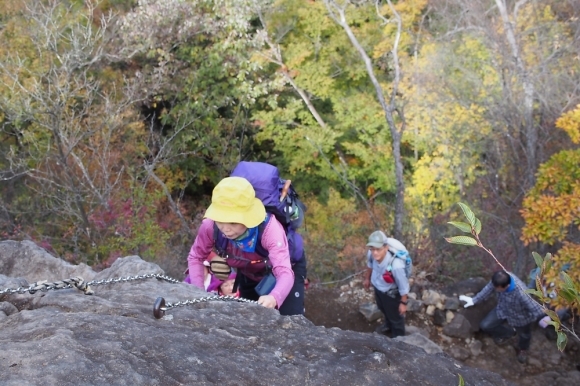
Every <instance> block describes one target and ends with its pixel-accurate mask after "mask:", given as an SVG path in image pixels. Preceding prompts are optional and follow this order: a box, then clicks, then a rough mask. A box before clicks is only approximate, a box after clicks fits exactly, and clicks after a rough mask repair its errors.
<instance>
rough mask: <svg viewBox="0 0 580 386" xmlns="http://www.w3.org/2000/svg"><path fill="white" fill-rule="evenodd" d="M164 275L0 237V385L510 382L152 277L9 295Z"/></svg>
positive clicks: (140, 265)
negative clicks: (38, 287)
mask: <svg viewBox="0 0 580 386" xmlns="http://www.w3.org/2000/svg"><path fill="white" fill-rule="evenodd" d="M145 274H163V271H162V270H161V269H160V268H159V267H158V266H157V265H155V264H151V263H147V262H144V261H142V260H141V259H140V258H139V257H137V256H129V257H126V258H121V259H118V260H117V261H116V262H115V263H114V264H113V266H112V267H111V268H109V269H106V270H104V271H102V272H99V273H96V272H94V271H92V270H91V269H90V268H89V267H87V266H82V265H81V266H72V265H70V264H67V263H66V262H64V261H62V260H59V259H57V258H54V257H52V256H50V255H49V254H48V253H47V252H45V251H44V250H42V249H40V248H38V247H36V246H35V245H34V244H33V243H31V242H14V241H4V242H0V345H1V347H2V350H1V351H0V374H1V379H2V381H1V384H2V385H23V384H26V385H71V386H72V385H74V386H76V385H285V386H289V385H330V384H332V385H379V384H389V385H442V386H443V385H445V386H448V385H457V384H459V381H458V380H459V375H461V376H462V377H463V379H464V380H465V384H467V385H490V386H491V385H508V384H510V383H508V382H507V381H505V380H503V379H502V378H501V377H500V376H499V375H497V374H495V373H493V372H489V371H485V370H479V369H474V368H469V367H466V366H464V365H462V364H459V363H458V362H457V361H455V360H454V359H452V358H450V357H449V356H447V355H445V354H442V353H439V354H427V353H426V352H425V351H424V350H422V349H420V348H418V347H415V346H413V345H408V344H406V343H404V342H400V341H395V340H390V339H389V338H387V337H385V336H380V335H377V334H367V333H359V332H352V331H343V330H340V329H337V328H331V329H326V328H324V327H316V326H314V325H313V324H312V323H311V322H309V321H308V320H307V319H305V318H304V317H301V316H295V317H284V316H280V314H279V313H278V312H277V311H275V310H270V309H266V308H263V307H261V306H259V305H257V304H247V303H238V302H231V301H228V302H224V301H211V302H199V303H195V304H193V305H184V306H183V307H173V308H170V309H169V310H167V312H166V315H165V317H164V318H162V319H155V318H154V317H153V304H154V302H155V300H156V298H157V297H160V296H161V297H164V298H165V299H166V301H167V302H170V303H172V304H173V305H176V304H179V303H178V302H182V301H185V300H193V299H198V300H199V299H202V298H203V297H204V296H206V295H207V294H206V293H205V292H203V291H201V290H199V289H197V288H195V287H193V286H190V285H187V284H185V283H178V284H175V283H171V282H168V281H165V280H160V279H156V278H152V279H138V280H130V281H127V282H124V281H120V282H112V283H109V284H103V285H96V286H92V287H93V288H92V289H93V290H94V294H93V295H85V294H84V293H83V292H81V291H79V290H78V289H76V288H71V289H59V290H49V291H46V292H41V291H38V292H36V293H34V294H29V293H28V292H26V293H23V294H20V293H7V291H6V289H7V288H8V289H15V288H18V287H23V288H28V286H29V285H30V284H31V283H33V282H37V281H41V280H48V281H49V282H57V281H60V280H62V279H67V278H69V277H73V276H81V277H82V278H83V279H84V280H85V281H98V280H108V279H112V278H119V277H128V276H131V277H135V276H137V275H145Z"/></svg>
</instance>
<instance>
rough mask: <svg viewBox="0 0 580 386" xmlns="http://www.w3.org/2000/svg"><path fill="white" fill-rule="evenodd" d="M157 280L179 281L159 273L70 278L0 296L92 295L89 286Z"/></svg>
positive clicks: (5, 291) (10, 291) (23, 288)
mask: <svg viewBox="0 0 580 386" xmlns="http://www.w3.org/2000/svg"><path fill="white" fill-rule="evenodd" d="M153 277H155V278H157V279H160V280H165V281H168V282H170V283H180V281H179V280H176V279H173V278H171V277H169V276H165V275H161V274H159V273H149V274H145V275H137V276H126V277H119V278H113V279H106V280H93V281H89V282H88V283H87V282H85V281H84V280H83V278H81V277H71V278H70V279H64V280H61V281H55V282H53V283H47V282H46V280H43V281H38V282H36V283H33V284H31V285H30V286H29V287H18V288H5V289H0V295H4V294H9V295H11V294H15V293H18V294H24V293H26V292H28V293H29V294H31V295H32V294H34V293H36V291H42V292H46V291H49V290H59V289H67V288H74V287H76V288H77V289H79V290H81V291H83V292H84V293H85V295H92V294H93V293H94V292H93V290H92V289H91V288H90V286H98V285H103V284H111V283H120V282H123V283H125V282H129V281H134V280H143V279H150V278H153Z"/></svg>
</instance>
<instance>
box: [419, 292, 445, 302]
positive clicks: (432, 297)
mask: <svg viewBox="0 0 580 386" xmlns="http://www.w3.org/2000/svg"><path fill="white" fill-rule="evenodd" d="M421 300H422V301H423V304H426V305H428V306H429V305H436V304H437V303H439V302H441V300H442V299H441V294H440V293H439V292H437V291H435V290H425V291H423V296H421Z"/></svg>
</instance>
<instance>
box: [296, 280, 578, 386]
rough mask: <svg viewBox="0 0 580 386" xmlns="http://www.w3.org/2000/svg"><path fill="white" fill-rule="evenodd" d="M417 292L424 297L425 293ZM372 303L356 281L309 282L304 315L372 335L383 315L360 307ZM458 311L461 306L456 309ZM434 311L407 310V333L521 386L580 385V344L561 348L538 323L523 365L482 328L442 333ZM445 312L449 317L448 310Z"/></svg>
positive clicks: (317, 322) (322, 323)
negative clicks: (455, 334) (333, 285)
mask: <svg viewBox="0 0 580 386" xmlns="http://www.w3.org/2000/svg"><path fill="white" fill-rule="evenodd" d="M423 287H425V288H427V286H425V285H424V284H423V285H421V286H420V287H417V286H415V290H416V291H417V292H423V291H424V290H423ZM418 288H420V289H418ZM417 295H418V296H417V297H418V299H421V296H420V295H421V294H417ZM373 302H374V300H373V295H372V293H370V292H366V291H364V290H363V289H362V285H361V282H360V280H357V279H354V280H353V281H351V282H349V283H347V284H344V285H342V286H340V287H338V288H328V287H327V286H322V285H318V286H316V285H311V286H310V288H309V289H308V290H307V292H306V317H307V318H308V319H309V320H311V321H312V322H313V323H314V324H315V325H319V326H325V327H338V328H340V329H343V330H354V331H360V332H367V333H374V330H375V328H376V327H377V326H378V325H379V324H381V323H382V319H379V320H376V321H374V322H369V321H368V320H367V319H366V318H365V316H363V314H362V313H361V312H360V311H359V309H360V307H361V305H364V304H367V303H373ZM460 312H462V310H461V309H459V310H457V311H454V313H460ZM431 313H432V310H430V311H427V308H426V307H421V309H420V310H418V311H416V312H409V313H408V315H407V323H406V325H407V326H410V328H408V331H407V333H409V332H414V331H417V332H420V333H422V334H423V335H425V336H428V337H429V339H430V340H431V341H433V342H434V343H436V344H437V345H439V347H440V348H441V349H442V350H443V351H444V352H445V353H446V354H448V355H449V356H451V357H453V358H454V359H456V360H459V361H461V362H463V363H464V364H466V365H468V366H472V367H476V368H482V369H486V370H491V371H494V372H496V373H499V374H501V375H502V376H503V377H504V378H506V379H508V380H510V381H512V382H514V383H515V384H517V385H522V386H523V385H525V386H536V385H537V386H540V385H541V386H547V385H573V384H576V385H578V384H580V371H579V370H578V369H577V365H578V364H580V345H579V344H578V342H575V341H570V342H569V344H568V345H567V347H566V349H565V350H564V352H560V351H558V349H557V348H556V342H555V341H554V340H552V339H549V338H548V337H547V336H546V334H545V330H543V329H541V328H539V327H537V326H535V328H534V330H533V338H532V346H531V348H530V357H529V360H528V363H527V364H520V363H519V362H517V360H516V358H515V348H514V347H512V346H510V345H507V346H503V347H498V346H496V345H495V344H494V343H493V340H492V339H490V338H489V337H488V336H486V335H485V334H483V333H481V332H474V333H469V336H467V337H462V338H458V337H452V336H448V335H446V334H444V333H443V331H444V329H445V325H446V324H448V323H449V321H448V320H443V321H441V318H439V320H436V319H437V317H436V316H435V315H429V314H431ZM447 315H448V318H449V312H447ZM443 319H445V318H443ZM437 324H439V325H437Z"/></svg>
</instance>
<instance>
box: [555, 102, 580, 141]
mask: <svg viewBox="0 0 580 386" xmlns="http://www.w3.org/2000/svg"><path fill="white" fill-rule="evenodd" d="M556 127H558V128H560V129H562V130H564V131H565V132H566V133H568V135H569V136H570V139H571V140H572V142H574V143H580V105H578V106H576V108H575V109H574V110H571V111H568V112H567V113H565V114H563V115H562V116H561V117H560V118H558V120H557V121H556Z"/></svg>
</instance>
